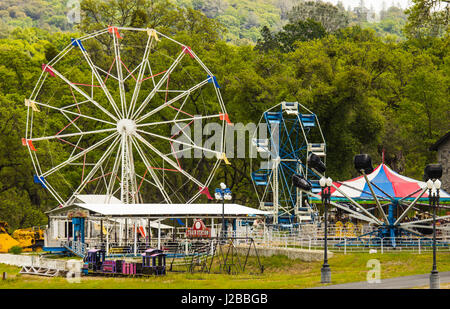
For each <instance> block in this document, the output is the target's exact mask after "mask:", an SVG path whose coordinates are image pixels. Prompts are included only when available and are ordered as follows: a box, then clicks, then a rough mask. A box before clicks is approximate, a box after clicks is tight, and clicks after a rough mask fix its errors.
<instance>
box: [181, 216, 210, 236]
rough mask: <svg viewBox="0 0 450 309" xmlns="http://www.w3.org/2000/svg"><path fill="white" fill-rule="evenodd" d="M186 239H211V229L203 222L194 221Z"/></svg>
mask: <svg viewBox="0 0 450 309" xmlns="http://www.w3.org/2000/svg"><path fill="white" fill-rule="evenodd" d="M186 237H189V238H209V237H211V229H209V228H207V227H206V225H205V223H203V221H202V220H200V219H197V220H195V221H194V224H193V225H192V227H190V228H188V229H187V231H186Z"/></svg>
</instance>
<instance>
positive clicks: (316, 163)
mask: <svg viewBox="0 0 450 309" xmlns="http://www.w3.org/2000/svg"><path fill="white" fill-rule="evenodd" d="M308 165H309V166H310V167H312V168H314V169H315V170H316V171H318V172H319V173H322V174H323V173H324V172H325V170H326V169H327V168H326V166H325V164H324V163H323V162H322V160H320V157H319V156H318V155H316V154H315V153H313V152H312V153H311V154H310V155H309V157H308Z"/></svg>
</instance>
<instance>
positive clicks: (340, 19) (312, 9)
mask: <svg viewBox="0 0 450 309" xmlns="http://www.w3.org/2000/svg"><path fill="white" fill-rule="evenodd" d="M308 19H312V20H314V21H316V22H320V23H321V24H322V25H323V27H324V28H325V30H326V31H327V32H334V31H336V30H338V29H341V28H345V27H347V26H348V24H349V18H348V14H347V12H346V11H345V10H344V9H343V8H342V6H340V7H337V6H334V5H332V4H331V3H326V2H321V1H301V2H300V3H299V4H298V5H297V6H294V7H293V8H292V11H291V12H290V13H289V21H290V22H291V23H295V22H297V21H299V20H302V21H306V20H308Z"/></svg>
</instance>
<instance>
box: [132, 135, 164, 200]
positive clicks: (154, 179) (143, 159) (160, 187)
mask: <svg viewBox="0 0 450 309" xmlns="http://www.w3.org/2000/svg"><path fill="white" fill-rule="evenodd" d="M138 138H139V137H138ZM131 141H132V143H133V145H134V146H135V148H136V150H137V152H138V154H139V156H140V157H141V160H142V161H143V162H144V164H145V167H146V168H147V171H148V172H149V173H150V175H151V176H152V179H153V181H155V183H156V186H157V187H158V189H159V191H160V192H161V194H162V196H163V198H164V200H165V201H166V203H172V202H171V199H170V196H169V194H167V192H166V190H165V189H164V186H163V185H162V183H161V181H160V180H159V178H158V176H157V175H156V173H155V171H154V170H153V168H152V166H151V165H150V163H149V161H148V159H147V157H146V156H145V154H144V152H143V151H142V148H141V146H140V145H139V144H138V143H137V142H136V141H135V140H134V138H131Z"/></svg>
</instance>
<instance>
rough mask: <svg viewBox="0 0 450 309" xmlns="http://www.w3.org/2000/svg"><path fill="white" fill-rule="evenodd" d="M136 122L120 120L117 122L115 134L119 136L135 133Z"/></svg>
mask: <svg viewBox="0 0 450 309" xmlns="http://www.w3.org/2000/svg"><path fill="white" fill-rule="evenodd" d="M136 128H137V127H136V122H135V121H134V120H131V119H120V120H119V121H118V122H117V132H119V133H120V134H126V135H133V134H134V133H136Z"/></svg>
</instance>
